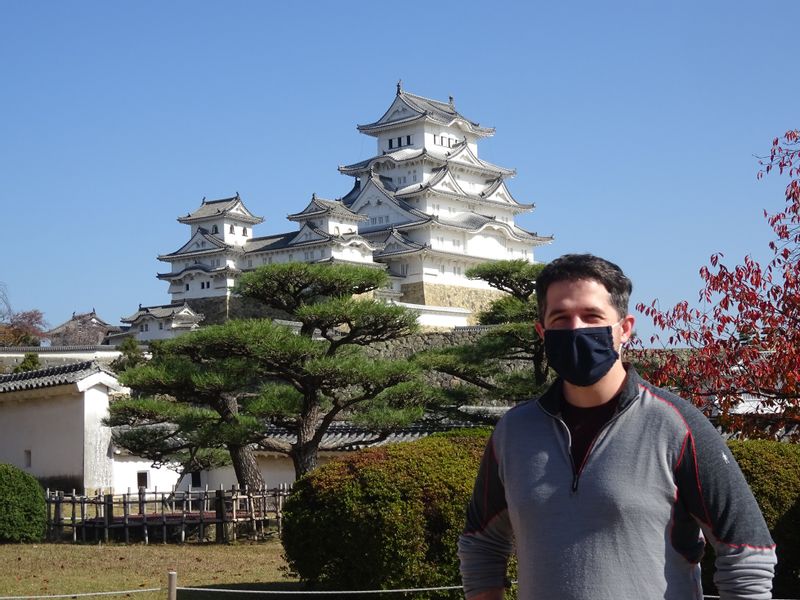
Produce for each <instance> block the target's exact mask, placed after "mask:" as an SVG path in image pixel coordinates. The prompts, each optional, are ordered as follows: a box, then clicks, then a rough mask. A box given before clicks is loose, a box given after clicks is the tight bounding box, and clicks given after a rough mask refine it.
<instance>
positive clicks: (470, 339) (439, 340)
mask: <svg viewBox="0 0 800 600" xmlns="http://www.w3.org/2000/svg"><path fill="white" fill-rule="evenodd" d="M484 333H486V330H485V329H483V328H478V327H476V328H469V329H454V330H452V331H429V332H422V333H414V334H411V335H407V336H405V337H401V338H397V339H394V340H389V341H388V342H376V343H374V344H370V345H369V346H368V347H367V348H366V350H367V352H368V353H369V354H371V355H373V356H376V357H379V358H408V357H410V356H413V355H414V354H416V353H417V352H421V351H423V350H431V349H433V348H450V347H452V346H463V345H465V344H472V343H474V342H475V341H476V340H477V339H478V338H479V337H481V336H482V335H483V334H484Z"/></svg>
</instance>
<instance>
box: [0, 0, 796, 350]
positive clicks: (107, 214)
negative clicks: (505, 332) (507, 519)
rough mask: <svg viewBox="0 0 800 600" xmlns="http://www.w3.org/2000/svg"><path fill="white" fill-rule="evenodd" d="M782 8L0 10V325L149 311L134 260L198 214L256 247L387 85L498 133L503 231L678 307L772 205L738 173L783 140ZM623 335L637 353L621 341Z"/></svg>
mask: <svg viewBox="0 0 800 600" xmlns="http://www.w3.org/2000/svg"><path fill="white" fill-rule="evenodd" d="M798 19H800V3H797V2H795V1H785V2H771V1H768V2H762V3H754V2H743V1H733V2H731V1H728V2H722V1H717V0H708V1H703V2H696V1H694V2H689V1H683V0H678V1H675V2H651V1H646V0H642V1H637V2H633V1H631V2H614V1H606V2H588V1H587V2H560V3H555V2H553V3H543V2H542V3H540V2H511V3H508V2H491V3H488V2H480V3H479V2H467V1H462V2H446V1H442V2H430V3H419V2H370V3H367V2H347V1H339V2H297V3H286V2H281V3H278V2H255V1H253V2H242V1H231V2H224V3H223V2H207V1H192V2H189V1H175V2H146V1H142V2H79V1H75V2H68V3H67V2H46V1H40V2H23V1H11V0H6V1H5V2H3V3H1V4H0V81H1V82H2V89H3V93H2V94H0V207H2V212H1V213H0V214H2V217H1V218H2V237H0V244H2V248H3V250H2V257H3V260H2V266H1V267H0V282H3V283H5V285H6V288H7V292H8V295H9V298H10V300H11V303H12V306H13V307H14V309H16V310H26V309H31V308H38V309H41V310H42V311H44V313H45V316H46V318H47V320H48V321H49V322H50V324H51V325H57V324H59V323H61V322H63V321H64V320H66V319H68V318H69V317H70V315H71V314H72V312H73V311H78V312H83V311H87V310H90V309H91V308H93V307H94V308H95V309H96V310H97V312H98V313H99V314H100V316H101V317H103V318H104V319H106V320H107V321H110V322H113V323H117V322H118V320H119V318H120V317H123V316H126V315H128V314H131V313H132V312H134V311H135V309H136V307H137V306H138V304H139V303H140V302H141V303H142V304H144V305H152V304H163V303H167V302H168V301H169V296H168V295H167V284H166V283H165V282H161V281H158V280H157V279H156V278H155V274H156V273H157V272H159V271H165V270H167V268H168V265H166V264H165V263H160V262H159V261H157V260H156V256H157V255H158V254H162V253H168V252H171V251H174V250H176V249H177V248H178V247H179V246H180V245H181V244H182V243H183V242H184V241H185V240H187V239H188V237H187V230H188V228H187V227H186V226H185V225H181V224H179V223H178V222H177V221H176V220H175V219H176V217H177V216H179V215H182V214H185V213H187V212H189V211H190V210H193V209H194V208H196V207H197V206H198V205H199V204H200V201H201V199H202V198H203V197H204V196H205V197H207V198H209V199H213V198H221V197H227V196H231V195H233V194H235V193H236V192H237V191H238V192H239V194H240V195H241V196H242V198H243V199H244V201H245V203H246V205H247V206H248V207H249V208H250V209H251V210H252V211H253V212H254V213H256V214H258V215H261V216H263V217H264V218H265V223H264V224H262V225H261V226H260V227H259V228H257V229H256V231H255V233H256V234H257V235H266V234H269V233H276V232H281V231H290V230H293V229H295V224H293V223H291V222H288V221H286V220H285V216H286V215H287V214H289V213H292V212H295V211H297V210H300V209H301V208H302V207H303V206H304V205H305V203H306V202H307V201H308V199H309V198H310V197H311V194H312V193H316V194H318V195H320V196H323V197H326V198H335V197H339V196H341V195H343V194H344V193H346V192H347V191H348V190H349V189H350V186H351V183H352V180H351V179H350V178H349V177H345V176H343V175H341V174H339V173H338V171H337V166H338V165H341V164H348V163H352V162H356V161H358V160H361V159H363V158H367V157H368V156H371V155H372V154H373V153H374V151H375V147H374V140H373V139H372V138H368V137H366V136H363V135H360V134H359V133H358V132H357V131H356V125H357V124H359V123H368V122H371V121H373V120H375V119H377V118H378V117H379V116H380V115H381V114H382V113H383V111H384V110H385V109H386V108H387V107H388V106H389V103H390V102H391V100H392V98H393V96H394V93H395V84H396V83H397V80H398V79H402V80H403V87H404V88H405V89H407V90H408V91H411V92H413V93H416V94H420V95H423V96H428V97H432V98H437V99H441V100H446V99H447V97H448V96H449V95H452V96H454V97H455V103H456V107H457V108H458V109H459V111H460V112H461V113H462V114H464V115H466V116H467V117H469V118H471V119H473V120H476V121H479V122H480V123H481V124H482V125H486V126H492V127H495V128H496V130H497V131H496V134H495V136H494V137H493V138H490V139H488V140H486V141H484V142H483V143H482V144H481V146H480V152H481V157H482V158H485V159H487V160H489V161H491V162H494V163H496V164H500V165H504V166H508V167H513V168H515V169H517V176H516V177H515V178H513V179H511V180H510V182H509V187H510V189H511V191H512V193H513V194H514V195H515V196H516V198H517V199H518V200H519V201H521V202H526V203H528V202H535V203H536V205H537V208H536V210H535V211H534V212H533V213H530V214H526V215H524V216H522V217H521V218H520V219H519V224H520V225H521V226H522V227H524V228H526V229H529V230H532V231H536V232H538V233H540V234H544V235H554V236H555V241H554V242H553V244H552V245H550V246H547V247H544V248H541V249H540V250H539V251H538V252H537V254H536V257H537V259H539V260H545V261H546V260H550V259H552V258H555V257H556V256H558V255H560V254H563V253H566V252H584V251H588V252H593V253H595V254H599V255H601V256H605V257H607V258H610V259H612V260H614V261H616V262H618V263H619V264H620V265H621V266H622V267H623V269H625V270H626V272H628V274H629V275H630V276H631V278H632V279H633V281H634V297H633V300H634V302H636V301H646V302H649V301H651V300H653V299H656V298H658V299H659V301H660V302H661V304H662V305H664V306H666V305H671V304H674V303H675V302H677V301H679V300H681V299H684V298H686V299H689V300H690V301H694V300H695V299H696V297H697V292H698V290H699V289H700V284H701V282H700V279H699V277H698V275H697V273H698V270H699V268H700V267H701V265H703V264H705V263H706V262H707V260H708V257H709V255H710V254H712V253H713V252H715V251H722V252H724V253H725V255H726V259H727V260H729V261H730V262H734V261H737V262H738V261H739V260H740V259H741V258H742V257H743V256H744V255H745V254H752V255H753V256H755V257H757V258H762V259H763V258H764V257H766V256H767V242H768V240H769V234H770V230H769V228H768V227H767V225H766V223H765V221H764V220H763V218H762V216H761V215H762V211H763V209H765V208H766V209H769V210H775V209H778V208H780V207H781V206H782V202H783V200H782V198H783V195H782V190H783V187H784V186H785V183H786V182H785V181H783V180H781V179H779V178H777V177H775V178H770V179H767V180H765V181H760V182H759V181H756V177H755V176H756V172H757V168H758V166H757V161H756V159H755V158H754V155H756V154H765V153H767V152H768V150H769V145H770V142H771V140H772V138H773V137H774V136H776V135H779V134H781V133H783V132H784V131H785V130H787V129H789V128H794V127H798V126H800V119H799V118H798V117H799V116H800V115H798V108H797V107H798V105H800V104H799V103H800V82H799V81H798V78H797V77H796V73H795V72H794V70H795V69H796V60H795V59H794V52H795V51H796V48H795V46H794V41H793V37H792V36H793V31H794V30H793V27H794V24H796V23H797V22H798ZM639 331H640V333H642V334H644V335H649V333H650V332H651V331H652V327H650V326H649V325H648V324H647V323H646V322H645V321H644V319H643V317H642V318H640V319H639Z"/></svg>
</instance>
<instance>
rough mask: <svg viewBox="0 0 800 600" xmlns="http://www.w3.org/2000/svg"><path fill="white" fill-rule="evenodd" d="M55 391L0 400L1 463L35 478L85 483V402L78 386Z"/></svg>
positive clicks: (17, 395) (54, 389)
mask: <svg viewBox="0 0 800 600" xmlns="http://www.w3.org/2000/svg"><path fill="white" fill-rule="evenodd" d="M51 390H52V391H50V390H37V392H38V394H37V395H36V396H35V397H34V396H32V395H29V394H21V393H20V394H17V393H5V394H3V395H2V396H0V463H9V464H12V465H14V466H16V467H19V468H20V469H23V470H25V471H27V472H28V473H30V474H31V475H33V476H34V477H75V478H78V479H80V480H82V479H83V450H84V448H83V427H84V423H83V400H82V398H81V395H80V393H79V392H78V391H77V390H76V388H75V386H74V385H69V386H59V388H51ZM48 392H49V393H48ZM53 392H55V393H53ZM25 450H30V451H31V466H30V467H26V466H25Z"/></svg>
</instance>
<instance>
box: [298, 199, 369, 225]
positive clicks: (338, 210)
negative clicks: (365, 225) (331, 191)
mask: <svg viewBox="0 0 800 600" xmlns="http://www.w3.org/2000/svg"><path fill="white" fill-rule="evenodd" d="M320 215H330V216H335V217H340V218H344V219H348V220H351V221H367V220H368V219H369V217H366V216H364V215H360V214H358V213H355V212H353V211H352V210H350V209H349V208H347V207H346V206H345V205H344V204H343V203H342V201H341V200H325V199H323V198H318V197H317V195H316V194H313V195H312V196H311V202H309V203H308V205H307V206H306V207H305V208H304V209H303V210H301V211H300V212H299V213H294V214H291V215H289V216H287V217H286V218H287V219H289V220H290V221H304V220H306V219H311V218H313V217H317V216H320Z"/></svg>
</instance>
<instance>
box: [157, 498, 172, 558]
mask: <svg viewBox="0 0 800 600" xmlns="http://www.w3.org/2000/svg"><path fill="white" fill-rule="evenodd" d="M156 489H158V488H156ZM172 501H173V502H174V501H175V487H174V486H173V488H172ZM161 543H162V544H166V543H167V496H165V495H164V492H161Z"/></svg>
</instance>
